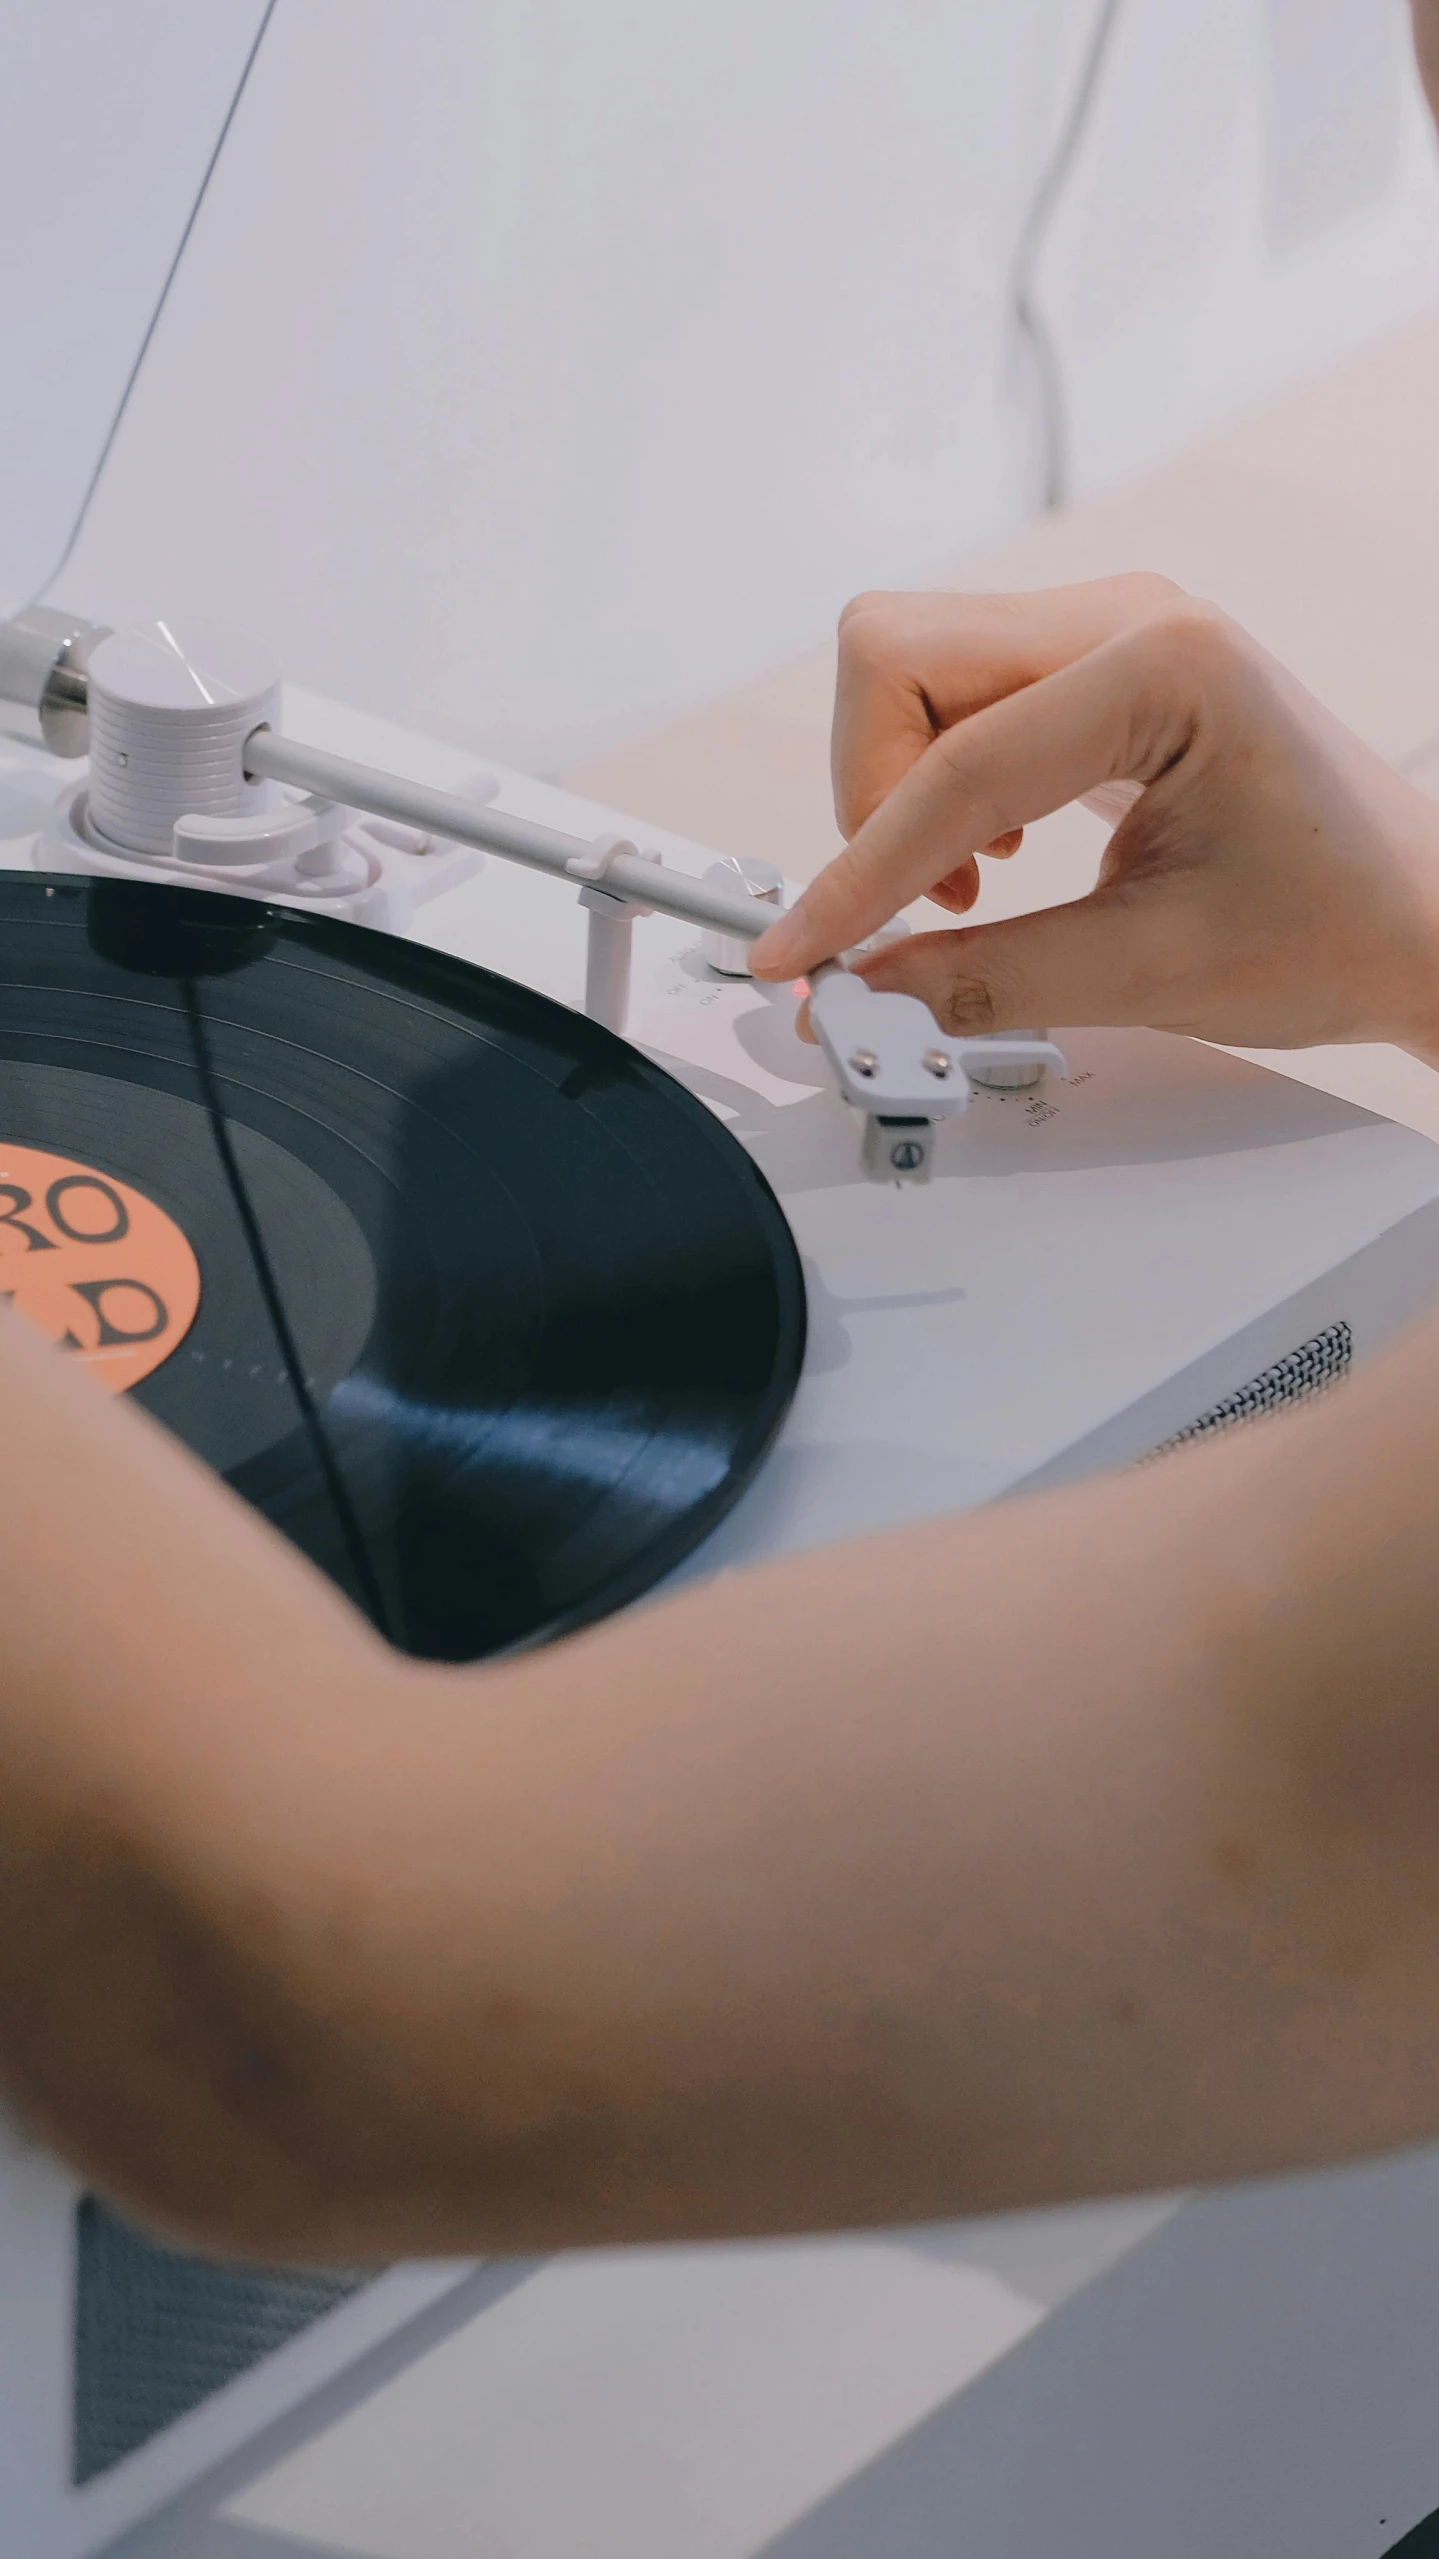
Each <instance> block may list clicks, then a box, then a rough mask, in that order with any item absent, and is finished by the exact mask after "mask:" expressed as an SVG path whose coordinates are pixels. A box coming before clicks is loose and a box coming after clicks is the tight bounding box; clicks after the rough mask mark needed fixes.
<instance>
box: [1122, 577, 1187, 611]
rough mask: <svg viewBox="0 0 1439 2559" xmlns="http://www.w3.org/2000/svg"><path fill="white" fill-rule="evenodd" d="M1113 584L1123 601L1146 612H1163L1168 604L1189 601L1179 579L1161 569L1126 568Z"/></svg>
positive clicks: (1137, 609)
mask: <svg viewBox="0 0 1439 2559" xmlns="http://www.w3.org/2000/svg"><path fill="white" fill-rule="evenodd" d="M1112 585H1113V588H1114V592H1115V594H1116V596H1117V597H1118V599H1119V601H1120V602H1121V603H1124V604H1128V605H1131V606H1133V607H1134V609H1135V610H1136V611H1138V612H1141V613H1144V614H1150V613H1162V612H1164V610H1165V609H1166V607H1167V606H1170V605H1180V604H1184V603H1186V602H1188V601H1189V598H1188V595H1187V592H1186V590H1185V588H1183V587H1182V586H1181V585H1180V584H1179V582H1178V580H1177V579H1175V578H1167V577H1165V576H1164V575H1163V573H1162V571H1160V570H1159V569H1126V570H1125V571H1124V572H1123V574H1122V575H1121V576H1119V577H1117V578H1115V579H1114V580H1113V581H1112Z"/></svg>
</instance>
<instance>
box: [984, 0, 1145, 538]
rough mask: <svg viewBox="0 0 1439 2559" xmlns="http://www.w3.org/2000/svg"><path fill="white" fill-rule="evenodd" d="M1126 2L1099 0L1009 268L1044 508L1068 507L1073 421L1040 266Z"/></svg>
mask: <svg viewBox="0 0 1439 2559" xmlns="http://www.w3.org/2000/svg"><path fill="white" fill-rule="evenodd" d="M1123 5H1124V0H1100V6H1099V14H1098V16H1097V17H1096V19H1095V21H1094V25H1093V28H1092V30H1091V32H1090V37H1089V42H1088V44H1087V46H1086V47H1085V52H1084V59H1083V61H1082V63H1081V64H1080V67H1079V79H1078V82H1077V83H1076V86H1075V91H1074V95H1073V97H1072V98H1071V100H1070V103H1069V112H1068V114H1067V116H1066V117H1065V119H1064V124H1063V126H1062V128H1061V130H1060V134H1059V138H1058V140H1057V142H1056V143H1055V146H1054V149H1053V151H1052V152H1051V153H1050V156H1049V159H1048V161H1047V162H1046V164H1045V167H1044V171H1043V174H1042V175H1041V177H1040V181H1039V184H1038V186H1037V187H1036V189H1035V191H1034V195H1033V197H1032V199H1031V202H1030V206H1029V211H1028V212H1027V214H1026V215H1025V217H1024V224H1023V228H1022V229H1021V231H1020V235H1019V245H1018V247H1017V248H1016V250H1015V253H1014V264H1013V266H1012V267H1011V269H1010V285H1009V297H1010V305H1011V308H1012V310H1013V313H1014V318H1015V323H1016V325H1017V327H1018V329H1019V332H1020V334H1021V336H1022V337H1025V338H1027V339H1028V341H1029V344H1030V347H1031V349H1032V351H1033V355H1034V363H1035V370H1036V373H1037V375H1038V377H1039V399H1040V416H1041V423H1042V426H1043V432H1044V503H1045V505H1046V507H1049V508H1051V509H1052V508H1054V507H1061V506H1064V505H1065V504H1066V503H1067V501H1068V498H1069V494H1070V472H1069V462H1070V456H1069V422H1068V418H1067V416H1066V413H1065V400H1064V369H1063V367H1062V365H1061V363H1060V360H1059V350H1058V348H1057V346H1056V345H1055V342H1054V337H1053V333H1052V331H1051V329H1050V327H1049V323H1048V321H1047V320H1046V319H1045V316H1044V311H1043V307H1042V305H1041V303H1040V300H1039V284H1038V272H1039V261H1040V258H1041V257H1042V255H1043V253H1044V247H1045V242H1046V240H1047V239H1048V236H1049V226H1050V223H1051V222H1052V221H1053V219H1054V216H1055V213H1056V212H1057V211H1058V208H1059V202H1060V198H1061V197H1062V195H1063V193H1064V190H1065V188H1066V186H1067V185H1068V184H1069V179H1070V175H1071V172H1072V170H1073V168H1074V163H1075V161H1076V159H1077V158H1078V156H1079V150H1080V145H1081V144H1082V142H1083V141H1084V137H1085V134H1086V132H1087V131H1088V128H1089V119H1090V114H1091V112H1092V110H1093V107H1094V102H1095V99H1096V98H1097V96H1098V94H1099V84H1100V81H1101V79H1102V78H1103V76H1104V68H1105V64H1106V63H1107V61H1108V59H1109V49H1110V46H1111V44H1112V42H1113V40H1114V33H1115V29H1116V28H1117V26H1118V24H1119V15H1120V11H1121V9H1122V8H1123Z"/></svg>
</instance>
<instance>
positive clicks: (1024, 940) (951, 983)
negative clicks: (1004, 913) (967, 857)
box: [859, 889, 1172, 1037]
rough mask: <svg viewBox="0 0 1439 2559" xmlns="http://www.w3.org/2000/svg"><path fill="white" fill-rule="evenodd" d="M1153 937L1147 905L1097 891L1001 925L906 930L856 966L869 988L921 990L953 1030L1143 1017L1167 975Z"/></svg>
mask: <svg viewBox="0 0 1439 2559" xmlns="http://www.w3.org/2000/svg"><path fill="white" fill-rule="evenodd" d="M1166 939H1168V940H1169V941H1170V945H1171V948H1172V937H1166ZM1158 943H1159V936H1158V935H1157V933H1156V931H1155V929H1154V919H1153V918H1152V917H1151V916H1150V914H1149V913H1148V911H1147V910H1146V909H1145V908H1144V907H1142V906H1138V907H1137V906H1136V905H1135V903H1134V902H1133V900H1132V898H1125V899H1123V900H1119V899H1116V898H1114V897H1113V896H1112V895H1110V894H1109V893H1108V892H1106V891H1105V890H1103V889H1099V890H1096V891H1094V892H1093V894H1092V895H1091V896H1089V897H1085V898H1079V899H1077V900H1076V901H1075V902H1074V903H1073V904H1072V905H1069V906H1051V907H1046V908H1045V909H1044V910H1043V912H1042V913H1041V914H1038V915H1020V916H1015V917H1013V918H1011V919H1009V920H1008V921H1006V922H1004V923H1002V924H974V925H970V926H969V927H967V928H966V929H965V930H964V931H962V932H949V933H916V934H913V935H912V936H911V937H910V938H909V939H908V940H907V941H903V942H892V943H889V944H887V945H886V946H885V948H884V949H883V950H880V951H876V952H875V953H874V954H873V956H872V957H871V958H869V959H866V960H863V961H861V962H860V963H859V971H860V974H861V975H862V976H863V977H864V978H866V979H867V980H868V982H869V984H870V985H871V986H874V987H880V988H883V989H885V990H886V991H894V992H898V993H901V994H904V995H917V996H919V997H920V999H921V1001H922V1002H924V1003H925V1004H927V1005H928V1006H929V1009H930V1011H931V1012H932V1013H933V1015H934V1018H935V1020H936V1022H937V1023H938V1024H939V1026H940V1029H941V1030H943V1031H946V1032H948V1033H949V1034H950V1035H951V1037H961V1036H965V1035H968V1034H974V1033H981V1032H985V1031H1018V1030H1036V1029H1040V1030H1052V1029H1056V1028H1059V1029H1065V1028H1073V1027H1074V1026H1075V1025H1076V1024H1081V1023H1095V1024H1098V1023H1133V1022H1147V1021H1148V1020H1150V1018H1151V1015H1152V1012H1153V1009H1154V1006H1155V1003H1156V1000H1157V998H1158V997H1159V994H1160V989H1161V987H1162V986H1163V984H1164V982H1165V977H1166V974H1172V971H1170V972H1168V973H1167V972H1166V971H1165V969H1164V967H1163V965H1162V959H1161V952H1160V949H1159V947H1158Z"/></svg>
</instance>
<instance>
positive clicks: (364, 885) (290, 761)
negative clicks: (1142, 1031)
mask: <svg viewBox="0 0 1439 2559" xmlns="http://www.w3.org/2000/svg"><path fill="white" fill-rule="evenodd" d="M17 715H18V716H17ZM278 718H279V676H278V671H277V670H276V669H275V668H274V667H273V665H272V664H271V663H270V662H269V661H268V660H267V659H266V658H265V656H264V655H263V654H262V653H259V652H257V651H256V650H255V648H254V647H253V644H251V643H249V642H246V641H244V640H241V639H239V638H238V637H237V636H235V635H231V634H228V633H220V632H215V631H210V630H206V631H205V632H203V633H200V632H197V631H196V630H195V629H194V628H193V626H191V627H190V628H188V629H187V630H186V632H185V634H184V636H183V638H181V637H180V636H178V635H177V634H176V633H175V632H174V631H173V629H172V628H171V626H170V625H168V624H165V623H157V624H154V625H151V626H150V627H149V628H148V629H146V630H144V631H130V632H114V633H111V632H104V631H97V630H95V629H94V628H92V627H91V626H89V625H86V624H84V623H79V622H77V621H75V620H74V618H73V617H70V616H67V615H63V614H60V613H58V612H52V611H51V610H50V609H49V608H41V609H34V610H32V611H31V612H29V613H27V614H22V615H19V616H17V617H16V618H15V620H14V621H12V622H10V623H0V726H3V727H5V728H7V729H8V730H10V731H11V733H14V734H19V735H22V736H25V737H27V738H28V739H29V740H30V741H31V742H32V743H35V744H38V745H43V746H45V747H47V748H48V749H49V751H50V752H51V753H54V754H60V755H68V756H76V755H82V754H84V753H85V752H86V751H87V748H88V750H89V752H90V756H91V769H90V775H89V780H88V782H81V783H77V784H73V785H71V786H70V787H69V788H68V789H67V790H65V791H63V792H62V793H61V795H60V797H59V799H58V800H57V802H56V804H55V808H54V810H53V811H52V813H51V818H50V820H49V822H48V824H47V826H46V829H45V836H44V843H43V852H42V859H43V860H44V862H45V863H46V865H47V866H48V867H51V868H55V869H60V870H67V871H82V872H87V873H92V874H94V873H98V874H101V875H110V876H121V877H126V878H131V879H134V878H149V879H155V878H160V877H163V878H166V879H169V880H171V881H174V882H176V883H177V884H178V883H184V884H188V885H190V886H193V887H201V888H209V889H218V890H225V891H228V892H230V893H231V894H239V895H242V896H251V897H263V898H269V899H276V900H280V901H282V902H285V903H289V904H294V905H302V906H306V907H308V908H310V909H311V910H312V911H313V910H316V909H318V910H319V911H321V912H327V911H328V912H330V913H332V914H337V915H347V916H350V917H352V918H355V919H356V920H359V921H362V922H364V921H371V922H380V921H386V920H389V921H393V920H395V915H394V909H395V903H396V897H397V894H398V895H399V896H401V897H403V896H405V895H406V894H410V895H413V893H414V892H413V890H410V891H409V892H408V893H407V892H405V891H403V890H401V891H399V892H397V891H396V889H395V888H394V887H393V886H392V885H391V883H392V882H393V881H394V879H395V876H396V874H397V873H398V872H400V871H403V872H406V873H408V874H409V875H410V877H411V879H412V880H413V878H414V876H415V875H416V874H417V873H418V874H422V875H424V878H425V886H426V887H427V888H429V887H432V886H433V887H438V886H440V885H441V884H442V881H441V879H440V878H439V877H438V876H437V875H436V870H437V866H435V865H433V864H432V863H430V862H428V861H425V860H423V859H422V858H421V857H422V856H423V855H424V854H425V853H426V852H427V851H428V849H429V848H431V847H433V846H435V845H443V846H446V847H449V848H456V847H461V846H468V847H470V848H473V850H474V851H477V852H483V853H493V854H498V855H500V856H501V858H502V859H503V860H505V861H509V862H518V863H521V864H523V865H524V866H525V867H526V868H527V869H529V870H534V871H543V872H547V873H548V874H549V875H550V876H551V877H552V878H554V879H559V880H566V881H568V882H569V883H570V884H571V885H572V886H573V887H574V888H576V889H577V890H578V893H579V896H580V901H581V903H582V905H583V906H584V908H585V910H586V915H587V925H588V963H587V969H586V984H585V1009H586V1011H587V1012H588V1013H589V1014H590V1015H591V1017H592V1018H593V1019H594V1020H596V1021H598V1022H601V1023H603V1024H604V1026H605V1027H606V1028H607V1029H609V1030H612V1031H617V1032H623V1030H624V1027H625V1022H626V1016H627V1010H628V1002H629V982H630V954H631V943H632V939H633V933H634V927H635V923H636V921H637V920H638V918H639V917H641V916H643V915H647V914H653V913H659V914H662V915H670V916H675V917H678V918H679V919H680V920H681V921H682V922H684V923H689V924H696V925H698V926H699V927H700V928H701V930H702V931H703V932H704V933H705V934H706V935H707V936H712V937H715V939H714V942H713V943H712V946H711V947H712V948H715V949H717V950H719V951H721V952H724V951H728V953H729V954H731V955H738V956H739V964H740V966H741V967H742V965H743V962H742V952H743V949H744V948H745V947H746V946H748V945H749V944H750V943H752V942H754V941H757V940H758V938H759V936H760V934H761V933H762V932H763V931H764V930H765V927H766V926H767V925H768V924H770V923H772V922H773V921H774V917H775V914H776V911H777V907H776V901H775V895H774V892H773V889H772V888H771V889H768V890H766V889H764V888H754V886H753V883H751V885H750V887H747V886H746V884H745V877H744V875H745V871H746V867H747V866H745V865H742V864H736V865H733V866H730V867H732V868H733V870H734V875H735V885H734V886H729V885H727V883H726V880H725V879H724V878H723V877H716V876H715V874H714V873H711V874H710V875H709V876H708V877H706V878H705V879H695V878H693V877H692V876H691V875H690V874H689V873H688V872H684V871H678V870H675V869H673V868H672V867H671V866H670V865H669V864H667V863H665V862H663V861H662V860H661V859H660V858H659V856H658V855H657V854H654V853H647V852H644V851H642V850H641V848H640V847H639V846H638V845H637V844H635V843H633V842H632V841H631V840H630V839H629V838H628V837H625V836H620V835H605V836H601V837H599V838H598V839H597V840H594V841H591V842H586V841H584V840H583V839H582V838H580V837H577V836H573V835H566V834H562V833H561V832H559V831H558V830H557V829H555V828H552V827H548V826H541V825H538V824H537V823H536V822H535V821H534V820H533V819H529V818H522V817H516V816H513V815H511V814H509V813H508V812H506V811H504V810H502V809H498V808H494V807H490V806H488V805H487V804H486V803H485V801H484V799H483V797H481V798H478V799H475V798H465V797H462V796H460V795H459V794H458V793H455V792H452V791H439V790H435V789H433V788H432V787H430V786H429V785H427V784H425V783H420V782H410V781H407V780H405V779H403V778H402V777H401V776H400V775H398V774H392V773H384V772H381V771H379V770H378V769H376V768H373V767H371V766H368V765H361V764H353V763H350V762H348V761H347V760H346V759H345V758H343V757H340V756H336V755H329V754H326V753H325V752H324V751H323V750H322V749H320V748H318V747H311V746H305V745H302V744H301V743H300V742H299V741H298V740H297V739H294V738H288V737H285V736H284V735H283V734H282V733H281V731H280V729H279V727H278V725H277V723H278ZM275 786H283V788H284V789H286V790H289V791H298V792H300V793H302V794H303V795H304V796H303V797H301V798H299V799H289V798H284V797H282V796H279V793H278V791H277V789H276V787H275ZM718 867H719V868H720V869H721V870H723V869H724V868H726V867H727V866H723V865H722V866H718ZM751 867H752V866H751ZM454 877H455V872H454V867H453V863H451V865H450V866H449V869H448V876H447V877H446V878H445V879H444V881H443V884H444V885H450V884H451V883H452V882H453V880H454ZM718 965H720V966H721V967H722V968H725V967H728V968H730V969H733V968H734V965H735V959H734V957H733V956H731V957H730V958H725V957H721V958H720V959H719V962H718ZM811 986H812V1002H811V1018H812V1022H813V1026H814V1030H815V1033H816V1036H817V1038H818V1040H819V1043H820V1046H821V1048H822V1050H823V1051H824V1054H825V1056H826V1058H827V1059H828V1061H829V1064H830V1066H831V1068H832V1069H833V1071H834V1075H835V1078H836V1081H837V1083H838V1085H839V1089H840V1092H841V1093H842V1094H843V1096H844V1098H845V1100H846V1101H847V1102H851V1103H853V1105H854V1106H855V1108H856V1109H857V1110H858V1111H859V1112H860V1113H861V1114H862V1116H863V1118H864V1122H865V1135H864V1144H863V1161H864V1165H865V1169H866V1171H867V1172H868V1173H869V1174H870V1175H871V1176H872V1178H874V1179H875V1180H878V1181H890V1182H921V1181H925V1180H927V1179H928V1176H929V1171H930V1164H931V1156H932V1148H933V1139H934V1127H935V1123H936V1122H937V1121H939V1120H941V1119H947V1118H950V1117H952V1116H953V1115H954V1114H955V1113H956V1112H959V1111H962V1110H963V1109H964V1108H965V1107H966V1105H967V1104H968V1102H969V1100H970V1098H971V1092H972V1087H973V1085H974V1084H975V1083H977V1082H984V1083H992V1084H1001V1085H1014V1084H1029V1083H1034V1082H1037V1081H1038V1079H1039V1077H1040V1076H1041V1075H1042V1074H1043V1072H1044V1069H1045V1068H1046V1067H1047V1066H1053V1067H1056V1068H1057V1069H1058V1070H1059V1071H1060V1072H1061V1073H1063V1071H1064V1060H1063V1058H1062V1056H1061V1055H1060V1052H1059V1051H1058V1049H1056V1048H1055V1047H1053V1045H1052V1044H1051V1043H1050V1042H1049V1041H1048V1040H1046V1039H1045V1038H1043V1037H1042V1036H1041V1035H1038V1034H1031V1033H1022V1034H1018V1035H1016V1036H1015V1037H1013V1038H1010V1039H994V1038H983V1039H954V1038H949V1037H947V1036H946V1035H945V1034H944V1033H943V1032H942V1031H941V1030H940V1029H939V1026H938V1024H937V1023H936V1022H935V1020H934V1017H933V1015H932V1014H931V1013H930V1012H929V1011H928V1009H927V1008H926V1006H925V1005H923V1004H922V1003H921V1002H920V1001H919V1000H918V998H917V997H915V996H912V995H894V994H881V993H877V992H875V990H873V989H872V988H871V987H869V986H868V985H867V984H866V983H865V981H864V979H863V978H862V977H858V976H855V975H854V974H852V973H851V972H850V971H849V970H847V969H846V968H845V967H844V966H843V965H842V964H841V963H839V962H838V961H829V962H826V963H825V964H824V965H823V966H822V967H821V968H820V969H818V970H816V971H813V972H812V973H811Z"/></svg>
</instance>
